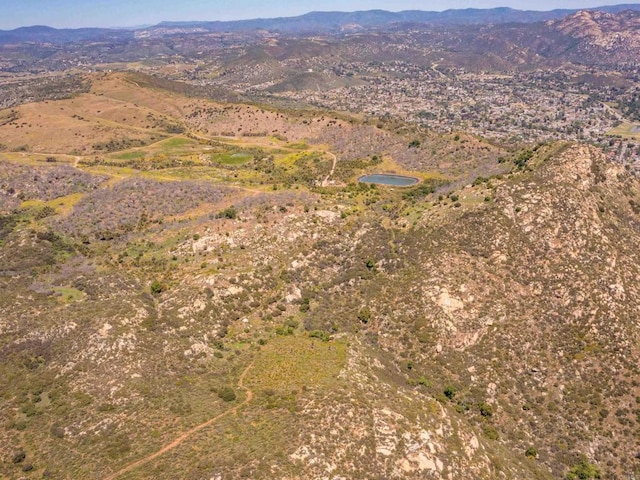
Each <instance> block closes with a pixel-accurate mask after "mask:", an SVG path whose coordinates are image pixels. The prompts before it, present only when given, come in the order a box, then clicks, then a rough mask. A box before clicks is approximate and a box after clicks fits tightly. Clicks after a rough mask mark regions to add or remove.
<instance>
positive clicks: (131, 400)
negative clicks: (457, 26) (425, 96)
mask: <svg viewBox="0 0 640 480" xmlns="http://www.w3.org/2000/svg"><path fill="white" fill-rule="evenodd" d="M84 81H85V82H87V83H88V84H89V85H90V87H88V88H87V89H84V90H86V91H84V92H83V93H79V94H77V95H75V96H73V97H72V98H67V99H59V100H46V101H43V102H41V103H30V104H23V105H20V106H16V107H14V108H12V109H6V110H2V111H0V118H2V119H4V120H3V122H4V123H3V124H2V125H1V126H0V135H2V139H3V140H2V141H3V144H4V145H3V151H2V152H0V247H1V248H0V311H2V312H3V315H2V316H1V318H0V359H1V360H2V361H0V377H1V378H4V379H6V382H5V388H4V389H3V390H2V394H1V395H0V406H1V408H0V420H1V423H0V425H2V427H0V456H1V457H2V459H3V461H2V462H1V463H0V476H2V477H6V478H39V477H41V476H44V477H53V478H61V479H76V478H109V479H115V478H120V479H125V478H130V479H133V478H176V479H177V478H207V479H209V478H260V479H262V478H264V479H271V478H282V479H284V478H288V479H309V478H314V479H315V478H317V479H320V478H328V477H329V476H330V477H331V478H385V479H386V478H398V479H400V478H402V479H412V478H416V479H418V478H421V479H422V478H443V477H445V478H454V479H455V478H465V477H467V478H471V477H472V478H479V479H494V478H506V479H522V478H536V479H552V478H564V477H565V476H566V478H576V477H577V478H583V477H584V475H588V474H591V478H596V477H594V475H595V473H596V472H598V473H600V472H601V473H602V478H626V477H628V476H629V475H636V476H637V475H640V462H639V460H638V458H637V457H638V453H640V452H638V451H637V450H638V449H637V424H638V413H639V412H640V406H639V405H638V398H640V385H639V384H638V382H637V375H638V364H637V361H636V360H637V358H638V354H639V353H640V352H639V349H640V338H639V337H638V335H639V333H638V332H639V331H640V330H639V329H638V319H637V311H638V309H639V308H640V304H639V303H638V301H639V299H640V295H639V293H640V292H638V286H637V283H638V282H637V280H638V278H639V276H640V271H639V267H638V265H640V262H639V260H640V259H638V252H637V249H636V246H637V245H638V241H639V240H640V239H639V238H638V237H639V235H640V234H639V232H640V230H639V228H640V210H639V207H638V206H639V205H640V183H639V181H638V178H637V177H636V176H634V175H633V174H632V173H631V172H630V171H628V170H627V169H625V168H624V167H623V166H622V165H620V164H618V163H614V162H612V161H610V160H608V159H607V158H606V157H605V155H604V154H603V152H602V151H601V150H600V149H598V148H595V147H592V146H586V145H581V144H574V143H569V142H547V143H539V144H537V145H535V146H532V147H531V148H530V149H524V150H523V149H520V148H519V147H518V146H517V145H512V146H509V147H508V148H507V147H505V146H502V145H499V144H497V143H491V142H489V141H487V140H485V139H482V138H480V137H476V136H472V135H468V134H465V133H462V132H461V133H459V134H455V135H453V134H437V133H435V132H432V131H428V130H421V129H418V128H416V127H415V126H413V125H410V124H406V123H403V122H401V121H399V120H397V119H395V120H394V119H371V118H364V117H363V116H358V115H355V114H347V113H344V112H342V113H338V112H332V111H329V110H322V109H320V108H317V107H316V108H312V107H307V108H304V109H299V108H298V109H296V108H293V107H291V108H284V107H276V106H274V105H264V104H247V103H226V102H224V101H223V100H222V99H218V100H215V99H211V98H202V97H197V96H195V95H194V94H193V92H190V96H186V95H185V92H183V91H181V88H180V85H179V84H177V83H172V82H169V81H163V80H158V79H157V78H155V77H151V76H148V75H144V74H141V73H111V74H103V73H99V74H93V75H90V76H88V77H87V78H85V79H84ZM0 123H2V122H0ZM373 172H386V173H396V174H407V175H410V176H413V177H415V178H417V179H419V180H420V182H421V183H420V184H419V185H418V186H415V187H411V188H407V189H402V188H388V187H382V186H369V185H367V184H363V183H359V182H358V181H357V179H358V178H359V176H360V175H362V174H364V173H373ZM572 475H573V477H572ZM580 475H583V477H580ZM584 478H590V477H589V476H587V477H584Z"/></svg>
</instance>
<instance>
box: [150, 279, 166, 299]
mask: <svg viewBox="0 0 640 480" xmlns="http://www.w3.org/2000/svg"><path fill="white" fill-rule="evenodd" d="M149 289H150V290H151V293H152V294H153V295H160V294H161V293H162V292H163V291H164V286H163V285H162V284H161V283H160V281H158V280H154V281H153V282H151V286H150V287H149Z"/></svg>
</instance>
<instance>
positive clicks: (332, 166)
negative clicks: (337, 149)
mask: <svg viewBox="0 0 640 480" xmlns="http://www.w3.org/2000/svg"><path fill="white" fill-rule="evenodd" d="M327 155H331V157H332V158H333V165H331V171H330V172H329V175H327V178H325V179H324V180H323V181H322V186H323V187H326V186H327V185H329V179H330V178H331V176H332V175H333V172H334V170H335V169H336V163H338V157H336V156H335V155H334V154H333V153H331V152H327Z"/></svg>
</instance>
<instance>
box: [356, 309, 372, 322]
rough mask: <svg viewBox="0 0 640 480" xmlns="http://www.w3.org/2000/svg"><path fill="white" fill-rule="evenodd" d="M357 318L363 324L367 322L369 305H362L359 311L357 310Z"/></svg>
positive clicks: (369, 312)
mask: <svg viewBox="0 0 640 480" xmlns="http://www.w3.org/2000/svg"><path fill="white" fill-rule="evenodd" d="M358 320H360V321H361V322H362V323H364V324H365V325H366V324H367V323H369V320H371V309H370V308H369V307H363V308H362V309H360V311H359V312H358Z"/></svg>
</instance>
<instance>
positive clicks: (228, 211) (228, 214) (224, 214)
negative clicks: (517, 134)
mask: <svg viewBox="0 0 640 480" xmlns="http://www.w3.org/2000/svg"><path fill="white" fill-rule="evenodd" d="M217 217H218V218H228V219H231V220H232V219H234V218H237V217H238V211H237V210H236V209H235V207H234V206H231V207H227V208H225V209H224V210H222V211H221V212H220V213H218V215H217Z"/></svg>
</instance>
